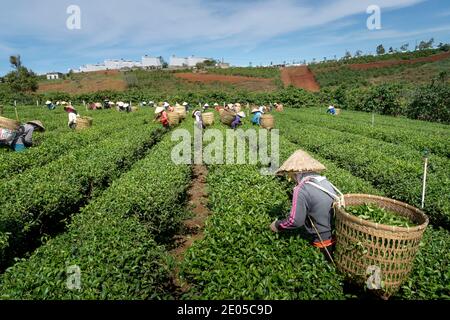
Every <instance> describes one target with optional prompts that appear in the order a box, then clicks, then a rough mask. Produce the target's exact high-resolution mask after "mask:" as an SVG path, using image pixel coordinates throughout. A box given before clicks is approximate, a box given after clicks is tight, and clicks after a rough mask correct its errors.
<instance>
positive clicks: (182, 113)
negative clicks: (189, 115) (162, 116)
mask: <svg viewBox="0 0 450 320" xmlns="http://www.w3.org/2000/svg"><path fill="white" fill-rule="evenodd" d="M175 112H177V113H178V114H179V116H180V119H186V108H185V107H183V106H180V107H175Z"/></svg>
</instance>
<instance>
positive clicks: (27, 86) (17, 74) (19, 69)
mask: <svg viewBox="0 0 450 320" xmlns="http://www.w3.org/2000/svg"><path fill="white" fill-rule="evenodd" d="M9 62H10V63H11V67H13V68H15V69H16V70H15V71H11V72H10V73H8V74H7V75H6V76H5V77H4V79H5V83H6V84H7V85H8V87H9V88H10V89H11V90H13V91H18V92H27V91H36V90H37V88H38V77H37V75H36V74H35V73H34V72H33V71H31V70H28V69H27V68H25V67H24V66H22V61H21V59H20V56H19V55H17V56H11V57H9Z"/></svg>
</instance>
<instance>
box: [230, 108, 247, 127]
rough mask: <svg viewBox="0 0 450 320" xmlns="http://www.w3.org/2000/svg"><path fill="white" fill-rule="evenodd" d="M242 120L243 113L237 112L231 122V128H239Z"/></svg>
mask: <svg viewBox="0 0 450 320" xmlns="http://www.w3.org/2000/svg"><path fill="white" fill-rule="evenodd" d="M242 118H245V113H244V112H243V111H241V112H238V113H237V114H236V116H235V117H234V120H233V122H231V128H232V129H236V128H237V127H238V126H240V125H241V124H242V121H241V119H242Z"/></svg>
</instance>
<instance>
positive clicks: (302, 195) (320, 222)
mask: <svg viewBox="0 0 450 320" xmlns="http://www.w3.org/2000/svg"><path fill="white" fill-rule="evenodd" d="M325 169H326V168H325V166H324V165H322V164H321V163H320V162H318V161H317V160H315V159H314V158H312V157H311V156H310V155H309V154H308V153H306V152H305V151H303V150H297V151H296V152H295V153H294V154H293V155H292V156H291V157H290V158H289V159H288V160H286V162H285V163H284V164H283V165H282V166H281V168H280V169H278V170H277V172H276V174H277V175H285V174H287V175H288V176H289V177H290V178H293V179H294V180H295V181H296V183H297V185H296V186H295V188H294V192H293V199H292V208H291V211H290V214H289V216H288V217H287V218H285V219H282V220H275V221H274V222H273V223H272V224H271V226H270V228H271V230H272V231H273V232H282V231H286V230H294V229H298V228H301V227H305V229H306V231H307V232H308V233H309V234H310V235H311V237H312V238H313V241H312V245H313V246H315V247H316V248H319V249H320V250H321V251H322V252H323V253H324V254H326V257H327V258H328V259H329V260H330V261H332V262H333V258H332V250H333V246H334V244H335V242H336V241H335V239H334V237H333V234H332V232H333V230H332V218H333V212H334V211H333V203H334V202H335V201H341V198H340V196H339V195H342V193H341V192H340V191H339V190H338V189H337V188H336V187H335V186H334V185H333V184H332V183H331V182H330V181H328V179H327V178H326V177H324V176H321V175H320V173H321V172H322V171H324V170H325Z"/></svg>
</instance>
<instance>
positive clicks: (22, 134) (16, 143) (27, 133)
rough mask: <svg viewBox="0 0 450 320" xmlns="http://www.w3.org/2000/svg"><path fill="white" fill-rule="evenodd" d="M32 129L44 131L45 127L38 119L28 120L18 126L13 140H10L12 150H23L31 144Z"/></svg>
mask: <svg viewBox="0 0 450 320" xmlns="http://www.w3.org/2000/svg"><path fill="white" fill-rule="evenodd" d="M34 131H45V127H44V125H43V124H42V122H40V121H39V120H33V121H29V122H27V123H26V124H24V125H21V126H20V127H19V130H18V131H17V132H16V135H15V138H14V140H13V141H12V142H11V148H12V149H13V150H14V151H17V152H20V151H24V150H25V149H26V148H29V147H31V146H32V145H33V133H34Z"/></svg>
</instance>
